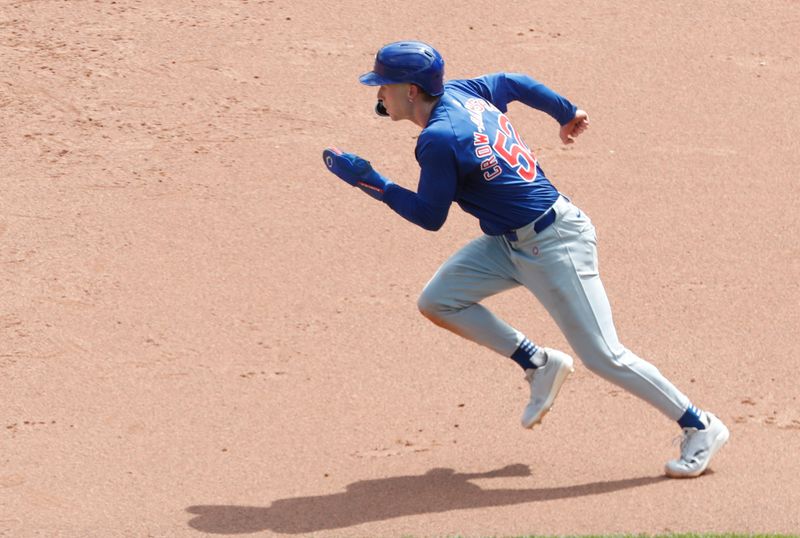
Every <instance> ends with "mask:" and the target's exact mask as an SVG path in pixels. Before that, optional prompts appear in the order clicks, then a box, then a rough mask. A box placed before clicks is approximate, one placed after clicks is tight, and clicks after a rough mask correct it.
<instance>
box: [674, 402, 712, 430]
mask: <svg viewBox="0 0 800 538" xmlns="http://www.w3.org/2000/svg"><path fill="white" fill-rule="evenodd" d="M704 415H705V413H703V412H702V411H701V410H699V409H698V408H696V407H695V406H693V405H691V404H690V405H689V409H687V410H686V412H685V413H684V414H683V416H682V417H681V418H679V419H678V424H679V425H680V427H681V428H697V429H698V430H705V429H706V426H707V425H708V424H706V422H705V421H704V420H703V419H704V418H705V417H704Z"/></svg>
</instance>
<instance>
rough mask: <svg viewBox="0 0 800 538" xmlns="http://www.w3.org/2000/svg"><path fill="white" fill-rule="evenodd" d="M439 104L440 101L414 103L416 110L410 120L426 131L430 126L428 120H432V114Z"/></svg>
mask: <svg viewBox="0 0 800 538" xmlns="http://www.w3.org/2000/svg"><path fill="white" fill-rule="evenodd" d="M438 103H439V99H436V100H434V101H419V102H417V103H414V105H415V106H414V108H413V110H412V113H411V117H410V118H409V119H410V120H411V121H412V122H414V123H415V124H416V125H419V127H420V128H422V129H424V128H425V127H426V126H427V125H428V120H430V119H431V112H433V108H434V107H435V106H436V105H437V104H438Z"/></svg>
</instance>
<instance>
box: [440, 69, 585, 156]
mask: <svg viewBox="0 0 800 538" xmlns="http://www.w3.org/2000/svg"><path fill="white" fill-rule="evenodd" d="M455 84H456V85H461V86H465V87H467V88H469V89H470V90H471V91H472V92H474V93H477V94H478V95H480V96H481V97H483V98H484V99H486V100H487V101H489V102H491V103H492V104H493V105H494V106H496V107H497V108H498V109H500V111H501V112H503V113H505V112H506V111H507V110H508V104H509V103H511V102H513V101H519V102H520V103H523V104H525V105H528V106H529V107H532V108H535V109H536V110H541V111H542V112H545V113H546V114H548V115H549V116H551V117H552V118H553V119H555V120H556V121H557V122H558V124H559V125H560V126H561V132H560V133H559V135H560V137H561V140H562V141H563V142H564V143H565V144H570V143H572V142H573V141H574V137H575V136H577V135H579V134H581V133H582V132H583V131H584V130H586V128H587V127H588V123H589V121H588V116H587V115H586V112H584V111H582V110H580V109H578V107H576V106H575V105H573V104H572V103H571V102H570V101H569V100H568V99H567V98H566V97H563V96H561V95H559V94H558V93H556V92H555V91H553V90H551V89H550V88H548V87H547V86H545V85H544V84H542V83H541V82H539V81H537V80H535V79H533V78H531V77H530V76H528V75H523V74H519V73H494V74H491V75H484V76H482V77H478V78H475V79H469V80H459V81H456V82H455ZM579 113H580V114H579ZM579 115H580V116H581V117H578V116H579Z"/></svg>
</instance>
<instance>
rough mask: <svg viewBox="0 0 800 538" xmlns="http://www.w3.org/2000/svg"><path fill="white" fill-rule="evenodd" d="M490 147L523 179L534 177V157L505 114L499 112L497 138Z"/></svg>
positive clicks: (529, 179) (530, 179)
mask: <svg viewBox="0 0 800 538" xmlns="http://www.w3.org/2000/svg"><path fill="white" fill-rule="evenodd" d="M492 148H493V149H494V150H495V152H496V153H497V154H498V155H499V156H500V158H502V159H503V160H504V161H505V162H507V163H508V165H509V166H510V167H511V168H513V169H515V170H516V171H517V174H519V176H520V177H521V178H522V179H524V180H525V181H533V180H534V179H536V157H534V156H533V153H532V152H531V150H530V148H528V146H527V145H526V144H525V142H523V141H522V138H520V137H519V135H517V132H516V131H515V130H514V126H513V125H511V122H510V121H508V118H507V117H506V115H505V114H500V119H499V121H498V127H497V138H496V139H495V141H494V145H493V146H492Z"/></svg>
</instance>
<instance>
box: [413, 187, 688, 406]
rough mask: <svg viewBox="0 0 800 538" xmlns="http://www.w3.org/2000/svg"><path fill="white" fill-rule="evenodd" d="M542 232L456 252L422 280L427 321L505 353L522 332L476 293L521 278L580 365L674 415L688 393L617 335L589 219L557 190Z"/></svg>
mask: <svg viewBox="0 0 800 538" xmlns="http://www.w3.org/2000/svg"><path fill="white" fill-rule="evenodd" d="M555 209H556V211H557V215H558V216H557V218H556V221H555V223H553V224H552V225H551V226H549V227H548V228H547V229H545V230H544V231H543V232H542V233H541V234H537V233H536V232H534V231H533V226H532V225H528V226H526V227H524V228H521V229H520V230H517V235H518V241H513V242H510V241H508V240H506V239H505V238H504V237H502V236H499V237H495V236H482V237H479V238H478V239H476V240H474V241H472V242H471V243H469V244H468V245H467V246H465V247H464V248H462V249H461V250H459V251H458V252H456V253H455V254H454V255H453V256H452V257H451V258H450V259H449V260H447V261H446V262H445V263H444V264H443V265H442V267H441V268H440V269H439V270H438V271H437V272H436V274H435V275H434V276H433V278H432V279H431V280H430V282H428V284H427V285H426V286H425V289H424V290H423V292H422V295H421V296H420V299H419V301H418V305H419V308H420V311H421V312H422V313H423V314H425V316H427V317H428V318H430V319H431V320H432V321H434V323H436V324H438V325H441V326H442V327H445V328H447V329H449V330H451V331H453V332H455V333H456V334H458V335H460V336H463V337H465V338H468V339H470V340H472V341H474V342H477V343H478V344H481V345H484V346H486V347H488V348H490V349H493V350H494V351H496V352H498V353H500V354H502V355H504V356H506V357H508V356H510V355H511V354H512V353H513V352H514V350H516V348H517V346H518V345H519V343H520V342H521V341H522V338H523V335H522V333H521V332H520V331H518V330H516V329H514V328H513V327H511V326H510V325H508V324H507V323H506V322H504V321H502V320H500V319H499V318H497V317H496V316H495V315H494V314H492V313H491V312H490V311H489V310H487V309H486V308H485V307H483V306H481V305H480V304H478V303H479V301H481V300H482V299H484V298H486V297H489V296H491V295H494V294H496V293H499V292H501V291H504V290H507V289H511V288H513V287H515V286H518V285H520V284H521V285H524V286H525V287H526V288H528V289H529V290H530V291H531V292H532V293H533V294H534V295H535V296H536V298H537V299H538V300H539V301H540V302H541V303H542V305H543V306H544V307H545V308H546V309H547V311H548V312H549V313H550V315H551V316H552V317H553V319H554V320H555V322H556V323H557V324H558V326H559V328H560V329H561V331H562V332H563V333H564V336H565V337H566V338H567V340H568V341H569V343H570V346H571V347H572V348H573V349H574V350H575V353H577V355H578V356H579V357H580V359H581V360H582V361H583V363H584V364H585V365H586V367H587V368H589V369H590V370H592V371H593V372H595V373H597V374H598V375H600V376H601V377H603V378H605V379H607V380H608V381H610V382H612V383H614V384H616V385H618V386H620V387H622V388H623V389H625V390H627V391H629V392H630V393H632V394H634V395H636V396H638V397H639V398H641V399H643V400H645V401H646V402H648V403H650V404H651V405H653V406H654V407H655V408H657V409H659V410H660V411H661V412H662V413H663V414H664V415H666V416H667V417H669V418H670V419H672V420H678V419H679V418H680V417H681V416H682V415H683V413H684V412H685V411H686V409H687V408H688V407H689V403H690V402H689V399H688V398H687V397H686V396H685V395H684V394H683V393H681V392H680V391H679V390H678V389H677V388H676V387H675V386H674V385H673V384H672V383H670V382H669V381H668V380H667V379H666V378H665V377H664V376H663V375H662V374H661V372H659V370H658V369H657V368H656V367H654V366H653V365H652V364H650V363H648V362H646V361H644V360H642V359H641V358H639V357H637V356H636V355H635V354H634V353H632V352H631V351H629V350H628V349H627V348H625V347H624V346H623V345H622V344H621V343H620V341H619V338H618V337H617V332H616V329H615V328H614V323H613V319H612V315H611V307H610V305H609V302H608V297H607V296H606V293H605V289H604V288H603V284H602V282H601V280H600V275H599V273H598V270H597V249H596V235H595V231H594V226H592V223H591V221H590V220H589V218H588V217H587V216H586V215H585V214H583V213H582V212H581V211H580V210H579V209H578V208H577V207H575V206H574V205H572V204H571V203H570V202H569V201H567V200H566V199H564V198H561V199H559V201H558V202H556V205H555Z"/></svg>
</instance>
